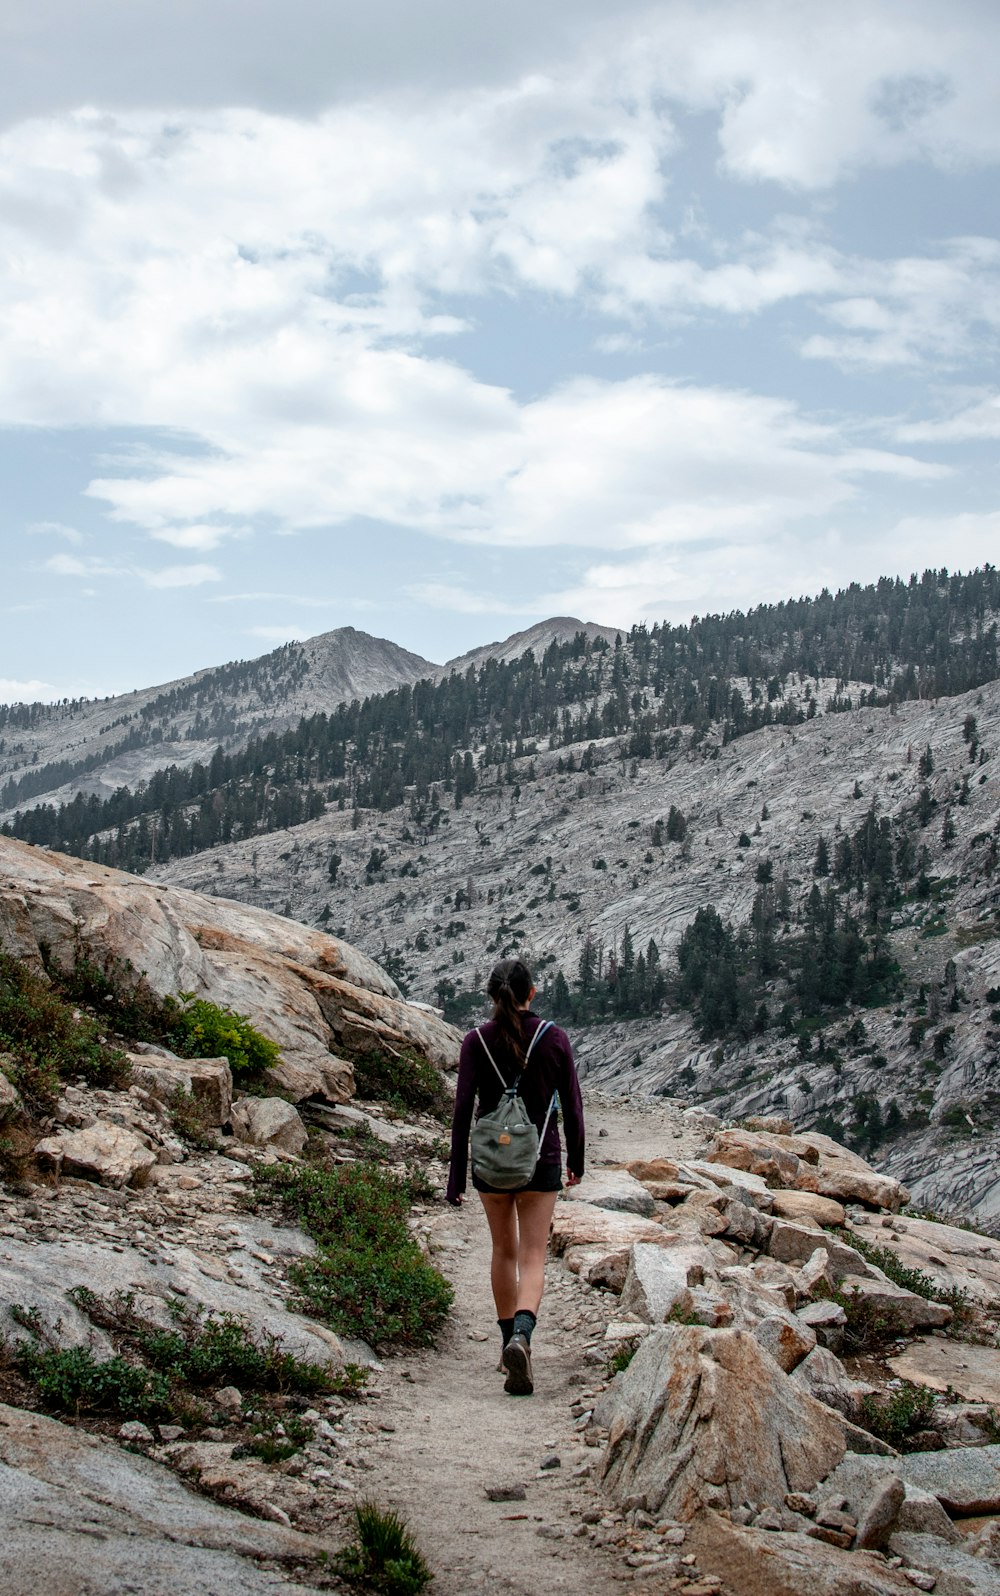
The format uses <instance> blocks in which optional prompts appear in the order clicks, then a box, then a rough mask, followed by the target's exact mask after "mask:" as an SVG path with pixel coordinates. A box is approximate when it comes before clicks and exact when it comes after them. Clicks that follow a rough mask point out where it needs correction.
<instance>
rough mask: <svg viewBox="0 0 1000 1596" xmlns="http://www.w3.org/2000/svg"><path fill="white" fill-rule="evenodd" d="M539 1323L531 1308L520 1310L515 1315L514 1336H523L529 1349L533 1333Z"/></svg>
mask: <svg viewBox="0 0 1000 1596" xmlns="http://www.w3.org/2000/svg"><path fill="white" fill-rule="evenodd" d="M537 1323H538V1320H537V1318H536V1317H535V1315H534V1314H533V1313H532V1311H531V1309H530V1308H518V1310H517V1312H516V1313H515V1315H514V1334H515V1335H516V1336H523V1337H524V1339H525V1341H527V1343H528V1345H529V1347H530V1345H531V1332H532V1330H534V1328H535V1325H536V1324H537Z"/></svg>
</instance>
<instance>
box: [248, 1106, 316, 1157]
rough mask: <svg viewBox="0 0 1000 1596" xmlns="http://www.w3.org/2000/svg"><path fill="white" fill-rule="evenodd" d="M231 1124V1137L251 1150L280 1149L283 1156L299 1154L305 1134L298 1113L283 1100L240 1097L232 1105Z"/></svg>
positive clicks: (303, 1143)
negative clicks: (246, 1143)
mask: <svg viewBox="0 0 1000 1596" xmlns="http://www.w3.org/2000/svg"><path fill="white" fill-rule="evenodd" d="M230 1120H231V1122H232V1127H233V1135H234V1136H235V1137H236V1138H237V1139H238V1140H239V1141H241V1142H249V1143H250V1145H251V1146H252V1147H280V1148H281V1149H282V1151H283V1152H286V1153H301V1151H302V1149H303V1147H304V1146H305V1145H306V1142H307V1140H308V1135H309V1133H308V1131H307V1130H306V1128H305V1126H304V1125H303V1123H302V1120H301V1118H300V1117H299V1113H298V1110H297V1109H295V1108H293V1107H292V1105H291V1103H286V1102H285V1100H284V1098H283V1097H241V1098H240V1099H239V1101H238V1102H236V1103H234V1104H233V1107H232V1112H231V1114H230Z"/></svg>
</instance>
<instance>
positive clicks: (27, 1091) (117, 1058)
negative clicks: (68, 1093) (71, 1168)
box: [0, 950, 131, 1113]
mask: <svg viewBox="0 0 1000 1596" xmlns="http://www.w3.org/2000/svg"><path fill="white" fill-rule="evenodd" d="M0 1052H5V1053H10V1054H11V1055H12V1056H13V1059H14V1065H13V1068H12V1070H11V1071H10V1074H11V1079H12V1080H13V1083H14V1085H15V1086H16V1087H17V1089H18V1091H19V1092H20V1094H21V1096H22V1098H23V1099H24V1101H25V1104H26V1105H27V1107H28V1108H29V1109H30V1110H32V1111H34V1112H35V1113H48V1112H51V1110H52V1108H53V1107H54V1106H55V1103H56V1099H57V1098H58V1095H59V1083H60V1081H61V1080H63V1079H66V1078H72V1079H75V1078H76V1077H77V1076H83V1078H84V1079H85V1080H86V1081H88V1082H89V1083H90V1085H91V1086H104V1087H108V1086H125V1085H126V1084H127V1082H128V1078H129V1073H130V1068H131V1066H130V1064H129V1061H128V1058H127V1056H126V1055H125V1053H123V1052H122V1050H121V1049H120V1048H117V1047H114V1046H112V1044H111V1043H110V1042H109V1041H108V1038H107V1036H106V1035H105V1034H104V1031H103V1029H102V1027H101V1026H100V1025H99V1024H98V1022H97V1021H95V1020H94V1019H92V1018H90V1016H88V1015H86V1014H81V1013H80V1012H79V1011H77V1010H74V1008H73V1007H72V1005H71V1004H70V1003H68V1002H66V1001H65V1000H64V999H63V998H62V997H60V996H59V994H58V992H55V991H53V989H52V987H51V986H50V985H49V984H48V982H47V981H45V980H43V979H42V977H40V976H38V975H35V974H34V973H33V972H32V971H31V970H29V969H28V967H27V965H26V964H23V963H22V962H21V960H20V959H16V958H14V957H13V955H12V954H10V953H7V952H5V951H3V950H0Z"/></svg>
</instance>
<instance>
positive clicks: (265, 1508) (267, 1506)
mask: <svg viewBox="0 0 1000 1596" xmlns="http://www.w3.org/2000/svg"><path fill="white" fill-rule="evenodd" d="M260 1516H261V1518H266V1519H270V1521H271V1523H272V1524H284V1526H285V1528H286V1529H291V1527H292V1521H291V1519H290V1518H289V1516H288V1514H287V1513H286V1512H285V1510H284V1508H281V1507H275V1505H274V1503H273V1502H261V1504H260Z"/></svg>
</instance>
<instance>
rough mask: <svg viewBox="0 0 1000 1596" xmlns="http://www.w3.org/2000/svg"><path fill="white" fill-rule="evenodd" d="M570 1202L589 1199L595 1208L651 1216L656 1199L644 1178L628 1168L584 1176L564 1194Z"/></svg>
mask: <svg viewBox="0 0 1000 1596" xmlns="http://www.w3.org/2000/svg"><path fill="white" fill-rule="evenodd" d="M565 1200H566V1201H568V1202H581V1203H590V1204H591V1205H592V1207H594V1208H608V1209H610V1210H611V1212H612V1213H621V1214H638V1215H639V1216H640V1218H642V1219H651V1218H652V1216H653V1214H655V1212H656V1203H655V1202H654V1201H653V1198H652V1197H651V1196H650V1194H649V1192H648V1191H647V1190H646V1188H645V1186H644V1185H643V1184H642V1182H641V1181H639V1180H637V1179H636V1178H635V1176H634V1175H630V1174H629V1172H628V1170H627V1169H597V1170H593V1171H591V1172H590V1173H588V1174H587V1175H585V1176H584V1178H583V1180H582V1181H581V1183H580V1185H579V1186H573V1187H571V1188H570V1189H569V1190H568V1191H567V1192H566V1196H565Z"/></svg>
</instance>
